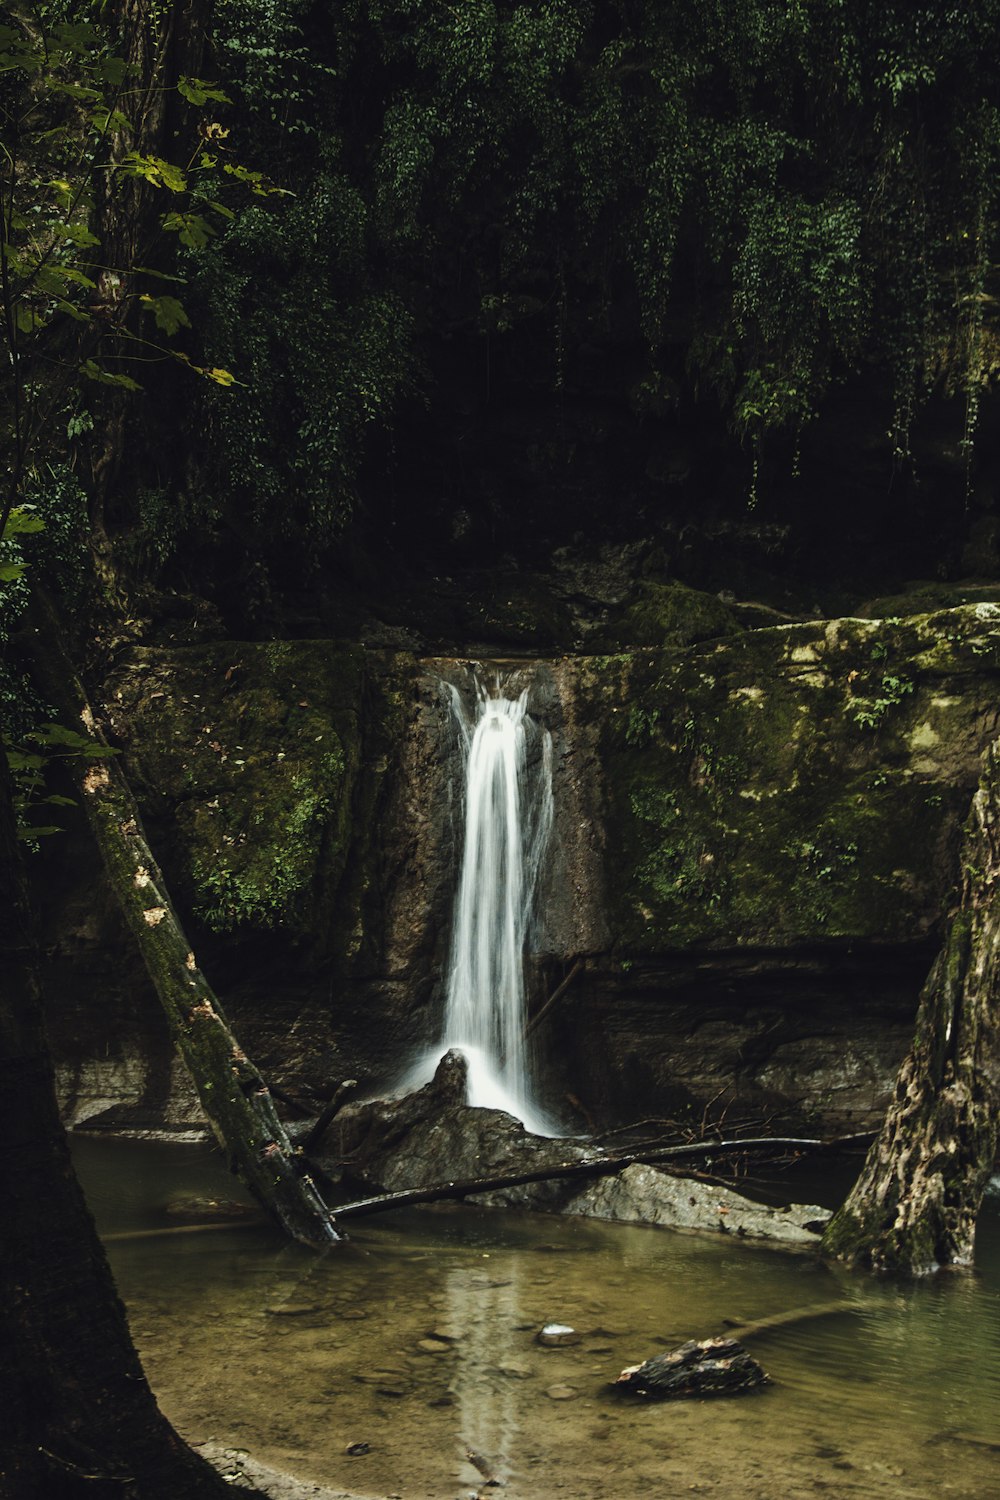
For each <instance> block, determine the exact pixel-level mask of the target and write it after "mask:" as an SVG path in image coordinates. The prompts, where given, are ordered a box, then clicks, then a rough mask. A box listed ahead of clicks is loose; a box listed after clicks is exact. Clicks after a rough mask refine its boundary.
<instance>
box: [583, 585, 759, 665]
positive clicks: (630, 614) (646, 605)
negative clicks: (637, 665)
mask: <svg viewBox="0 0 1000 1500" xmlns="http://www.w3.org/2000/svg"><path fill="white" fill-rule="evenodd" d="M741 628H742V627H741V626H740V624H739V622H738V621H737V619H736V617H735V615H734V614H733V613H732V611H731V610H730V609H728V608H727V607H726V605H725V604H723V603H722V601H721V600H720V599H719V598H718V597H717V596H716V595H715V594H705V593H702V592H701V591H700V590H698V589H692V588H688V587H687V586H686V584H683V583H658V582H656V581H654V580H652V579H643V580H642V582H641V583H640V584H639V587H638V591H637V593H636V594H635V595H634V596H633V598H632V599H631V600H630V601H629V603H628V604H627V606H626V607H625V609H624V610H623V612H622V613H621V614H620V615H619V617H618V618H617V619H615V620H612V621H610V622H609V623H608V625H607V626H605V627H604V628H603V629H602V630H600V631H599V632H598V633H597V634H596V635H595V636H593V637H592V646H593V647H594V649H596V650H598V651H602V650H612V651H613V650H617V649H620V648H621V647H622V646H628V647H637V646H690V645H693V644H694V643H695V642H697V641H707V640H712V639H714V638H716V637H718V636H727V635H734V634H736V633H737V632H739V630H740V629H741Z"/></svg>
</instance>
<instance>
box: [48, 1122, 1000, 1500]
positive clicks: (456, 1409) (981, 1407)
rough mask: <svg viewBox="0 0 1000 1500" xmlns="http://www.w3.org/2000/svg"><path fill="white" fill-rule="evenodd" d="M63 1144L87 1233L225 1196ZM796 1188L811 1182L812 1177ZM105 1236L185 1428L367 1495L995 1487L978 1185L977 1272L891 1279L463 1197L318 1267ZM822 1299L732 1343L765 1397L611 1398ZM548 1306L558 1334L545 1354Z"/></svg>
mask: <svg viewBox="0 0 1000 1500" xmlns="http://www.w3.org/2000/svg"><path fill="white" fill-rule="evenodd" d="M74 1150H75V1156H76V1161H77V1166H78V1170H79V1172H80V1175H81V1178H82V1180H83V1182H84V1186H85V1188H86V1190H87V1193H88V1197H89V1199H90V1202H91V1206H92V1208H93V1210H94V1213H95V1215H96V1217H97V1220H98V1224H99V1227H100V1228H101V1230H102V1232H104V1233H105V1234H109V1235H114V1234H120V1233H123V1232H127V1231H133V1230H136V1229H139V1228H149V1227H157V1226H168V1225H169V1224H171V1223H175V1222H176V1220H172V1219H171V1218H170V1216H169V1214H168V1213H167V1207H166V1206H167V1204H168V1201H169V1200H170V1199H171V1198H172V1197H174V1196H175V1195H178V1194H209V1195H211V1194H214V1195H220V1194H221V1195H223V1196H226V1197H234V1196H236V1195H237V1192H236V1190H235V1189H234V1184H233V1181H232V1179H231V1178H229V1177H228V1176H227V1174H226V1173H225V1171H224V1169H223V1168H222V1166H221V1164H220V1162H219V1160H218V1158H217V1157H216V1156H215V1155H214V1154H213V1153H212V1152H210V1151H209V1150H208V1149H207V1148H197V1147H190V1146H186V1147H174V1146H169V1147H168V1146H159V1145H147V1144H139V1143H132V1142H120V1141H118V1142H112V1141H101V1140H78V1141H77V1142H76V1143H75V1147H74ZM838 1191H839V1184H834V1183H832V1182H831V1183H829V1185H828V1191H827V1196H828V1197H831V1196H832V1197H834V1198H835V1197H836V1193H837V1192H838ZM817 1192H819V1196H816V1195H817ZM795 1196H797V1197H803V1196H805V1197H807V1198H808V1199H809V1200H810V1201H822V1198H823V1194H822V1190H821V1189H819V1190H818V1189H817V1184H816V1183H815V1181H813V1182H811V1183H810V1184H809V1185H808V1187H807V1188H803V1189H799V1188H796V1190H795ZM109 1252H110V1255H111V1260H112V1264H113V1266H114V1270H115V1275H116V1277H117V1279H118V1285H119V1288H120V1291H121V1293H122V1295H123V1297H124V1299H125V1302H126V1304H127V1307H128V1310H129V1318H130V1321H131V1325H132V1331H133V1335H134V1337H135V1340H136V1343H137V1345H138V1347H139V1351H140V1353H141V1355H142V1359H143V1363H144V1365H145V1367H146V1370H147V1373H148V1375H149V1378H150V1381H151V1383H152V1385H153V1388H154V1390H155V1391H156V1393H157V1396H158V1398H159V1400H160V1404H161V1406H162V1407H163V1409H164V1410H165V1411H166V1413H167V1414H168V1416H169V1417H170V1418H171V1420H172V1421H173V1422H174V1423H175V1424H176V1425H177V1426H178V1428H179V1429H180V1430H181V1431H182V1432H183V1433H184V1435H185V1436H186V1437H187V1438H189V1439H190V1440H191V1441H195V1442H197V1441H205V1440H209V1439H214V1440H215V1441H217V1442H220V1443H224V1444H226V1445H230V1446H234V1447H242V1448H247V1449H249V1450H251V1451H252V1453H253V1454H254V1456H255V1457H257V1458H260V1459H263V1460H265V1461H266V1462H268V1463H271V1464H274V1465H275V1466H277V1467H281V1468H285V1469H288V1470H291V1471H292V1472H293V1473H296V1474H298V1475H300V1476H302V1477H304V1478H310V1479H314V1480H318V1481H321V1482H323V1483H326V1484H330V1485H334V1486H336V1485H340V1486H344V1487H345V1488H349V1489H353V1490H356V1491H357V1492H358V1493H361V1494H364V1495H369V1496H400V1497H403V1500H432V1497H433V1500H453V1497H454V1500H459V1497H467V1496H469V1495H470V1494H475V1493H476V1492H477V1491H478V1490H479V1488H480V1487H481V1486H482V1485H483V1484H484V1480H485V1478H487V1477H492V1478H496V1479H498V1480H501V1481H503V1482H504V1484H505V1486H506V1488H505V1489H504V1490H503V1491H502V1492H501V1491H496V1493H503V1494H505V1495H507V1496H508V1497H510V1500H543V1497H546V1500H547V1497H551V1496H566V1497H572V1500H630V1497H633V1496H635V1497H639V1496H644V1497H645V1496H647V1495H649V1494H656V1495H659V1496H665V1497H673V1496H676V1495H680V1494H688V1493H692V1494H698V1493H706V1494H708V1493H712V1492H718V1493H719V1494H722V1493H726V1494H727V1495H729V1496H741V1497H742V1496H746V1497H753V1500H778V1497H789V1500H798V1497H807V1496H809V1497H814V1496H816V1495H827V1496H831V1497H845V1500H846V1497H852V1500H853V1497H858V1500H861V1497H872V1500H874V1497H876V1496H877V1497H879V1500H902V1497H905V1500H929V1497H931V1496H937V1495H939V1494H944V1495H949V1494H951V1495H956V1496H962V1497H965V1500H987V1497H989V1500H995V1497H996V1496H997V1494H998V1493H1000V1217H998V1213H997V1200H996V1199H995V1198H994V1199H993V1200H992V1201H991V1204H990V1206H989V1207H988V1209H987V1210H986V1211H985V1213H984V1216H983V1222H982V1224H981V1229H980V1241H979V1265H980V1269H979V1271H978V1273H977V1274H976V1275H975V1276H962V1275H945V1276H941V1277H938V1278H937V1279H935V1280H933V1281H931V1282H928V1283H926V1284H923V1283H918V1284H913V1285H906V1284H900V1283H896V1282H888V1281H877V1280H873V1279H871V1278H868V1277H865V1276H861V1275H854V1274H851V1273H848V1272H846V1271H843V1270H841V1269H840V1268H836V1267H830V1266H827V1265H824V1264H821V1263H819V1262H818V1261H816V1260H814V1259H813V1258H811V1257H810V1256H808V1255H800V1254H792V1253H788V1252H784V1251H780V1250H775V1249H765V1248H755V1247H753V1246H750V1245H747V1244H746V1243H734V1242H732V1241H730V1240H729V1239H727V1238H726V1237H724V1236H723V1235H719V1236H718V1237H715V1236H698V1237H696V1236H693V1235H684V1234H677V1233H670V1232H668V1231H664V1230H658V1229H652V1228H639V1227H635V1228H631V1227H624V1226H618V1225H615V1226H612V1225H604V1224H599V1223H596V1222H593V1221H587V1220H562V1219H558V1218H554V1217H548V1216H543V1215H534V1214H518V1215H513V1214H507V1213H503V1212H497V1211H487V1210H481V1209H475V1208H471V1207H466V1208H459V1207H453V1208H437V1209H432V1210H426V1209H425V1210H422V1211H411V1212H409V1213H405V1214H404V1213H400V1214H396V1215H393V1216H392V1217H388V1216H387V1217H385V1218H382V1219H371V1220H366V1221H364V1222H363V1223H359V1224H358V1225H357V1227H355V1228H354V1229H353V1230H352V1233H351V1239H350V1242H349V1243H347V1244H345V1245H341V1246H336V1247H333V1248H332V1249H331V1250H329V1251H327V1252H324V1253H323V1254H319V1255H317V1254H314V1253H311V1252H309V1251H308V1250H305V1249H302V1248H299V1247H297V1246H293V1245H289V1244H287V1243H285V1242H283V1241H282V1240H281V1239H280V1238H279V1237H278V1236H277V1235H276V1234H274V1233H272V1232H271V1231H270V1230H268V1229H266V1228H246V1227H242V1226H241V1227H233V1228H228V1229H219V1230H217V1231H213V1232H211V1233H204V1234H190V1235H189V1234H180V1235H177V1234H172V1235H167V1236H164V1237H162V1238H147V1239H133V1240H130V1239H125V1240H112V1241H111V1242H110V1243H109ZM835 1298H843V1299H844V1300H845V1302H846V1303H847V1306H846V1308H845V1310H844V1311H843V1312H841V1313H837V1314H835V1315H833V1316H828V1317H824V1318H822V1319H816V1320H813V1321H803V1322H802V1323H799V1324H793V1325H789V1326H785V1327H782V1328H779V1329H776V1330H774V1331H772V1332H771V1333H766V1334H763V1335H760V1336H758V1337H757V1338H756V1339H755V1340H753V1341H752V1343H750V1348H751V1352H752V1353H753V1354H754V1355H755V1356H756V1357H757V1358H758V1359H759V1360H760V1361H761V1363H762V1364H763V1365H764V1366H765V1368H766V1369H767V1370H768V1372H769V1374H770V1375H771V1377H772V1379H773V1385H772V1386H770V1387H769V1388H768V1389H766V1390H764V1391H762V1392H760V1393H756V1394H751V1395H745V1396H743V1397H737V1398H730V1399H718V1400H715V1401H685V1402H672V1403H664V1404H657V1405H646V1404H636V1403H635V1402H634V1401H629V1400H628V1399H626V1398H622V1397H619V1396H617V1395H616V1394H615V1393H614V1392H612V1391H610V1390H609V1389H608V1382H609V1381H611V1380H613V1379H614V1377H615V1376H616V1375H617V1373H618V1372H619V1370H620V1369H622V1367H623V1366H625V1365H628V1364H634V1363H638V1362H639V1361H641V1360H643V1359H645V1358H647V1357H649V1356H650V1355H652V1354H655V1353H658V1352H661V1351H662V1350H664V1349H667V1348H670V1347H672V1346H674V1345H676V1344H678V1343H681V1342H683V1341H684V1340H685V1339H686V1338H690V1337H705V1336H707V1335H709V1334H713V1333H717V1332H720V1331H722V1329H723V1324H724V1320H726V1319H729V1318H738V1319H751V1320H753V1319H758V1318H762V1317H765V1316H768V1315H770V1314H773V1313H777V1312H781V1311H785V1310H787V1309H791V1308H807V1307H809V1306H810V1305H811V1304H818V1303H822V1302H829V1301H830V1300H831V1299H835ZM547 1322H560V1323H567V1324H570V1325H571V1326H572V1327H573V1328H575V1329H577V1330H579V1331H580V1333H581V1334H582V1337H581V1339H580V1341H579V1343H577V1344H575V1345H571V1346H568V1347H558V1348H551V1349H548V1348H544V1347H542V1346H541V1345H540V1344H538V1343H537V1342H536V1334H537V1332H538V1330H539V1329H540V1328H541V1327H542V1325H543V1324H545V1323H547ZM352 1449H353V1450H354V1451H353V1452H352V1451H351V1450H352ZM470 1455H473V1456H474V1457H470ZM485 1493H486V1494H490V1493H494V1491H493V1490H486V1491H485Z"/></svg>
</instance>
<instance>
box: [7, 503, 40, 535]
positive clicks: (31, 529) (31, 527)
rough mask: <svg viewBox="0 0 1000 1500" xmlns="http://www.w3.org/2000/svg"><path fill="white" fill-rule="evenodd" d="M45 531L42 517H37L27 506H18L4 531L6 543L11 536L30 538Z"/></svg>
mask: <svg viewBox="0 0 1000 1500" xmlns="http://www.w3.org/2000/svg"><path fill="white" fill-rule="evenodd" d="M44 530H45V522H44V521H43V520H42V518H41V516H36V515H35V514H34V512H33V511H31V510H28V509H27V508H26V507H25V506H20V505H16V506H15V507H14V509H13V510H12V511H11V513H10V515H9V516H8V517H7V525H6V526H5V527H4V530H3V535H4V541H6V540H7V538H8V537H11V536H30V535H33V534H34V533H35V532H38V531H44Z"/></svg>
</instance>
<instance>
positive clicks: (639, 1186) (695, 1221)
mask: <svg viewBox="0 0 1000 1500" xmlns="http://www.w3.org/2000/svg"><path fill="white" fill-rule="evenodd" d="M563 1212H564V1213H567V1214H584V1215H586V1216H587V1217H588V1218H591V1219H616V1220H619V1221H620V1222H622V1223H626V1224H660V1225H662V1226H664V1227H665V1228H668V1229H698V1230H706V1229H707V1230H713V1231H715V1232H716V1233H719V1232H721V1233H722V1234H733V1235H738V1236H739V1237H740V1238H744V1239H758V1240H777V1241H780V1242H781V1243H782V1244H786V1245H815V1244H818V1242H819V1238H820V1235H821V1234H822V1232H823V1227H824V1225H825V1224H826V1221H827V1219H829V1217H830V1213H829V1210H828V1209H825V1208H817V1207H816V1206H814V1205H810V1204H802V1203H795V1204H791V1205H789V1206H787V1207H784V1208H772V1207H770V1206H768V1205H767V1204H764V1203H754V1202H752V1201H751V1200H750V1199H749V1198H744V1197H743V1196H742V1195H741V1194H740V1193H734V1192H732V1191H731V1190H730V1189H729V1188H726V1187H722V1186H720V1185H718V1184H716V1183H711V1182H698V1181H695V1180H694V1179H693V1178H690V1177H675V1176H673V1175H672V1174H671V1173H669V1172H663V1171H659V1170H658V1169H657V1168H656V1167H647V1166H641V1165H638V1164H637V1165H634V1166H631V1167H626V1168H625V1170H624V1171H623V1172H619V1173H618V1175H617V1176H616V1177H604V1178H601V1179H599V1180H598V1181H597V1182H592V1183H590V1184H589V1185H588V1186H587V1187H586V1188H584V1189H583V1191H582V1192H578V1193H575V1194H574V1195H573V1197H572V1198H571V1199H570V1201H569V1202H568V1203H566V1204H565V1206H564V1208H563Z"/></svg>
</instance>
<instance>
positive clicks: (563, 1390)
mask: <svg viewBox="0 0 1000 1500" xmlns="http://www.w3.org/2000/svg"><path fill="white" fill-rule="evenodd" d="M545 1394H546V1396H548V1397H549V1399H550V1400H551V1401H572V1399H573V1397H574V1396H575V1395H576V1394H577V1392H576V1390H575V1388H574V1387H573V1386H571V1385H550V1386H547V1387H546V1391H545Z"/></svg>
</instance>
